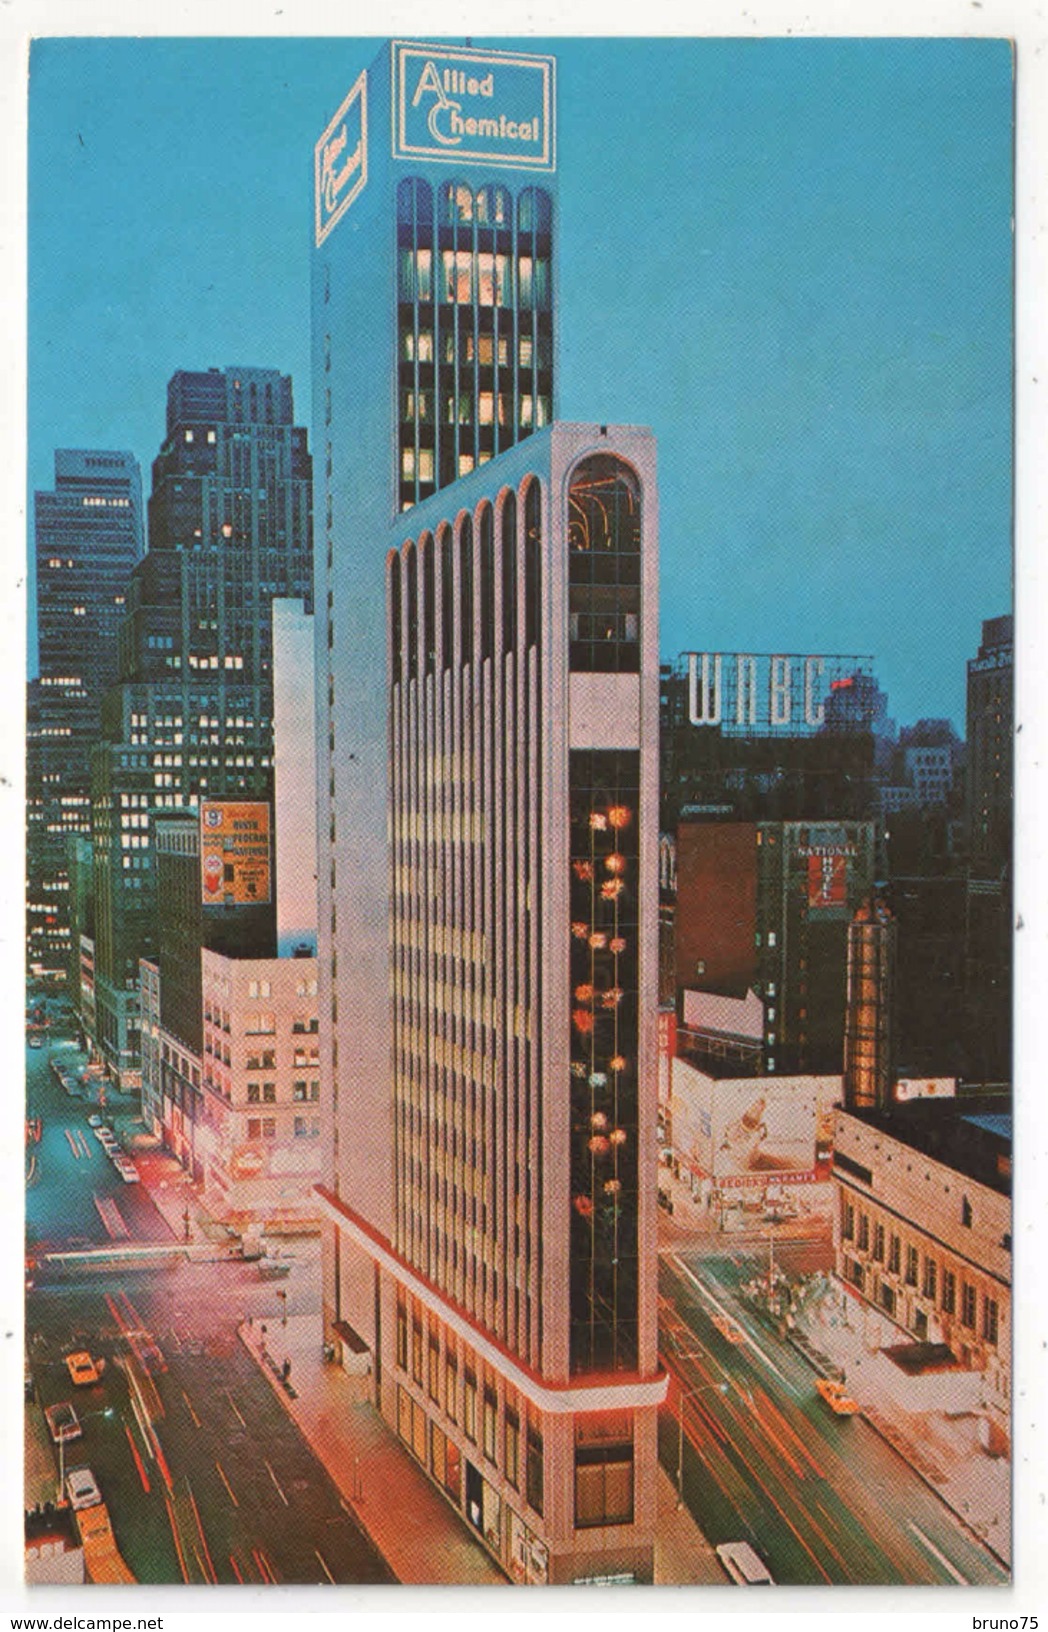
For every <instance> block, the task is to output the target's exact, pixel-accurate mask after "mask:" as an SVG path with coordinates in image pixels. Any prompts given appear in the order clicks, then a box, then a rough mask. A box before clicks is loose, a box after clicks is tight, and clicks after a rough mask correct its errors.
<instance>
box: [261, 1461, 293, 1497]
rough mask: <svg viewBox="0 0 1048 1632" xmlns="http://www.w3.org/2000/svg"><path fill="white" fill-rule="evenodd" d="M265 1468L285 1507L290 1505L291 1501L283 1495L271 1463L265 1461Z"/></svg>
mask: <svg viewBox="0 0 1048 1632" xmlns="http://www.w3.org/2000/svg"><path fill="white" fill-rule="evenodd" d="M266 1468H267V1470H268V1473H269V1477H270V1478H271V1479H272V1481H273V1484H274V1485H275V1486H276V1492H277V1495H278V1496H279V1497H280V1500H281V1501H282V1502H283V1504H284V1506H285V1507H290V1506H291V1503H290V1502H289V1501H288V1499H287V1497H286V1496H285V1495H284V1492H283V1490H282V1489H281V1485H280V1480H279V1479H278V1478H277V1476H276V1474H275V1473H274V1472H273V1469H272V1466H271V1464H270V1463H268V1462H267V1463H266Z"/></svg>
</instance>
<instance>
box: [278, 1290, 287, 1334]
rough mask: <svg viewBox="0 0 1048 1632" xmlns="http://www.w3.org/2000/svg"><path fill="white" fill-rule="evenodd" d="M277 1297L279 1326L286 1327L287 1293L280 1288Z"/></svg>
mask: <svg viewBox="0 0 1048 1632" xmlns="http://www.w3.org/2000/svg"><path fill="white" fill-rule="evenodd" d="M277 1297H278V1298H279V1299H280V1324H281V1326H286V1325H287V1293H286V1292H285V1291H284V1290H283V1288H281V1289H280V1290H279V1291H278V1292H277Z"/></svg>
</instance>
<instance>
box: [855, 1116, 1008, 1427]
mask: <svg viewBox="0 0 1048 1632" xmlns="http://www.w3.org/2000/svg"><path fill="white" fill-rule="evenodd" d="M833 1177H834V1184H835V1186H836V1189H837V1192H838V1194H837V1206H836V1210H835V1218H834V1252H835V1257H836V1270H837V1274H838V1276H839V1277H840V1279H841V1281H842V1282H843V1283H844V1285H845V1286H846V1287H847V1288H848V1289H849V1290H850V1292H851V1293H852V1294H853V1295H856V1296H858V1297H859V1298H861V1299H862V1300H863V1301H864V1302H865V1303H866V1304H867V1305H868V1306H870V1307H871V1308H873V1309H876V1310H877V1311H879V1313H880V1314H881V1316H882V1317H884V1319H885V1321H886V1322H887V1324H886V1326H885V1328H884V1332H883V1342H884V1344H885V1345H888V1346H890V1345H891V1344H892V1343H893V1342H903V1341H905V1340H906V1339H907V1338H908V1339H909V1340H910V1341H911V1342H914V1341H915V1342H916V1343H918V1344H928V1345H931V1346H933V1347H935V1346H939V1345H942V1346H944V1347H945V1348H947V1349H948V1350H949V1351H950V1354H951V1355H952V1356H953V1358H954V1360H955V1361H956V1362H957V1363H958V1364H959V1365H960V1366H961V1367H962V1368H964V1369H966V1370H968V1371H973V1372H979V1373H981V1374H982V1381H983V1390H984V1394H983V1398H984V1401H985V1403H986V1405H987V1406H989V1407H990V1408H991V1409H993V1410H994V1411H996V1412H998V1413H1000V1414H1002V1415H1003V1414H1006V1413H1007V1411H1008V1409H1009V1395H1010V1375H1011V1255H1012V1238H1011V1228H1012V1226H1011V1202H1010V1194H1011V1115H1010V1107H1009V1102H1008V1100H1007V1098H1003V1099H1002V1098H1000V1097H997V1098H975V1099H956V1100H916V1101H913V1102H911V1103H908V1104H894V1103H893V1104H891V1105H888V1106H885V1107H882V1108H881V1109H879V1110H854V1109H850V1108H846V1109H844V1110H840V1111H838V1112H837V1116H836V1127H835V1134H834V1154H833ZM893 1334H894V1336H893ZM930 1358H931V1359H933V1360H934V1359H935V1356H931V1357H930Z"/></svg>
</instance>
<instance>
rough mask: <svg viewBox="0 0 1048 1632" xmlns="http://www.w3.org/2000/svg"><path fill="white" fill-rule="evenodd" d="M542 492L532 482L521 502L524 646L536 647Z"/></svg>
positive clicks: (538, 617)
mask: <svg viewBox="0 0 1048 1632" xmlns="http://www.w3.org/2000/svg"><path fill="white" fill-rule="evenodd" d="M541 595H542V489H541V488H540V487H539V484H538V482H537V481H536V482H532V483H531V484H530V485H529V487H528V491H527V495H526V497H525V499H524V644H525V646H537V645H538V643H539V630H540V629H541V628H542V616H541V612H542V604H541Z"/></svg>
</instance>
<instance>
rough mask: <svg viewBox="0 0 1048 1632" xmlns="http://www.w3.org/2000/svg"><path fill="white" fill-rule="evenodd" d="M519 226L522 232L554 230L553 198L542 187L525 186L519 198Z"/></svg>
mask: <svg viewBox="0 0 1048 1632" xmlns="http://www.w3.org/2000/svg"><path fill="white" fill-rule="evenodd" d="M517 226H518V228H519V229H520V231H521V232H551V231H552V230H553V200H552V199H551V198H550V195H549V193H547V192H546V191H545V190H544V189H543V188H542V187H525V188H524V191H523V192H522V193H521V194H520V197H519V198H518V199H517Z"/></svg>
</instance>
